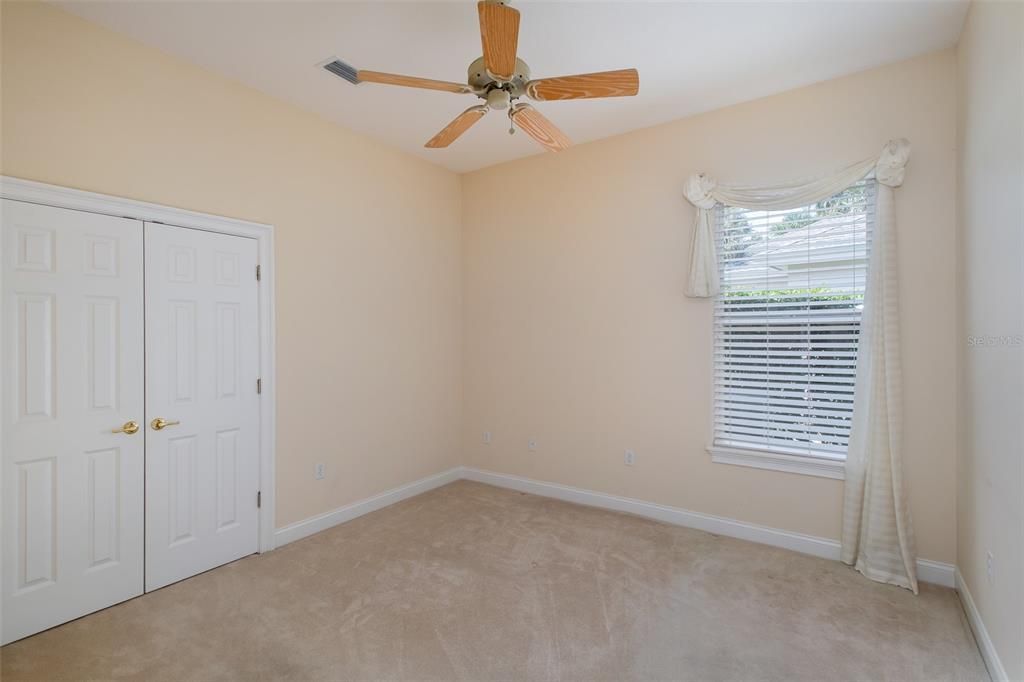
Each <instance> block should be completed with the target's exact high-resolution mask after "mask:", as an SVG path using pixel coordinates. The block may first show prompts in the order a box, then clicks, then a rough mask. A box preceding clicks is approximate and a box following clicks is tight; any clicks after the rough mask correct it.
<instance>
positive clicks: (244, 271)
mask: <svg viewBox="0 0 1024 682" xmlns="http://www.w3.org/2000/svg"><path fill="white" fill-rule="evenodd" d="M256 259H257V244H256V240H254V239H247V238H244V237H233V236H228V235H223V234H216V233H213V232H204V231H201V230H191V229H184V228H179V227H171V226H167V225H160V224H154V223H146V419H147V424H146V589H147V590H153V589H156V588H159V587H163V586H164V585H167V584H169V583H172V582H175V581H177V580H181V579H183V578H187V577H189V576H191V575H195V574H196V573H200V572H202V571H205V570H207V569H210V568H213V567H214V566H219V565H220V564H224V563H227V562H229V561H233V560H235V559H238V558H239V557H243V556H245V555H247V554H252V553H254V552H256V551H257V538H258V533H259V521H258V516H257V507H256V505H257V491H258V489H259V425H260V423H259V419H260V418H259V403H258V401H259V396H258V395H257V393H256V380H257V378H258V371H259V326H258V323H259V320H258V317H257V316H258V308H257V286H258V282H257V281H256ZM157 419H163V420H166V421H167V422H168V425H167V426H164V427H163V428H162V429H157V428H155V426H154V425H155V424H157V423H156V422H155V420H157Z"/></svg>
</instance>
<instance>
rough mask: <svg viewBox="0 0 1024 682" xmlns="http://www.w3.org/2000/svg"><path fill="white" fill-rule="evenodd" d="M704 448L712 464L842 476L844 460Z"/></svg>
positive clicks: (713, 446) (723, 447)
mask: <svg viewBox="0 0 1024 682" xmlns="http://www.w3.org/2000/svg"><path fill="white" fill-rule="evenodd" d="M712 419H714V417H712ZM706 450H707V451H708V453H709V454H710V455H711V461H712V462H714V463H716V464H734V465H737V466H744V467H752V468H754V469H767V470H769V471H784V472H786V473H790V474H803V475H805V476H820V477H822V478H834V479H837V480H840V481H842V480H845V479H846V460H845V459H832V458H829V457H820V456H819V457H815V456H812V455H794V454H788V453H784V452H773V451H771V450H763V449H760V448H741V447H735V446H724V445H709V446H707V448H706Z"/></svg>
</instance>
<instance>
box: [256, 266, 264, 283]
mask: <svg viewBox="0 0 1024 682" xmlns="http://www.w3.org/2000/svg"><path fill="white" fill-rule="evenodd" d="M262 276H263V271H262V270H260V266H258V265H257V266H256V281H257V282H258V281H260V278H261V277H262Z"/></svg>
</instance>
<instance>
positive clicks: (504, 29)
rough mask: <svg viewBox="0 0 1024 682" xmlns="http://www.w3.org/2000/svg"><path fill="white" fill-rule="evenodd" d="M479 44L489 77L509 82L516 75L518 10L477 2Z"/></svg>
mask: <svg viewBox="0 0 1024 682" xmlns="http://www.w3.org/2000/svg"><path fill="white" fill-rule="evenodd" d="M476 7H477V11H478V12H479V14H480V41H481V43H482V44H483V48H484V64H485V65H486V66H487V70H488V71H490V73H491V75H492V76H494V77H495V78H497V79H498V80H501V81H510V80H512V76H514V75H515V72H516V48H517V46H518V44H519V11H518V10H515V9H512V8H511V7H509V6H508V5H504V4H502V3H501V2H487V0H481V2H478V3H477V5H476Z"/></svg>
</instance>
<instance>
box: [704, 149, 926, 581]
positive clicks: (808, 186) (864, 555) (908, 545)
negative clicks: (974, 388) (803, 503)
mask: <svg viewBox="0 0 1024 682" xmlns="http://www.w3.org/2000/svg"><path fill="white" fill-rule="evenodd" d="M909 158H910V143H909V142H907V141H906V140H903V139H900V140H892V141H890V142H888V143H887V144H886V145H885V147H883V149H882V153H881V154H880V155H879V156H876V157H872V158H870V159H865V160H863V161H860V162H858V163H855V164H853V165H851V166H848V167H847V168H844V169H843V170H841V171H839V172H837V173H833V174H832V175H828V176H826V177H821V178H814V179H810V180H805V181H799V182H793V183H787V184H782V185H765V186H760V187H738V186H726V185H719V184H718V183H717V182H715V180H714V179H712V178H710V177H708V176H707V175H704V174H697V175H694V176H692V177H691V178H689V180H688V181H687V183H686V187H685V190H684V194H685V195H686V198H687V199H688V200H689V201H690V203H692V204H693V205H694V206H695V207H696V208H697V218H696V222H695V225H694V231H693V238H692V242H691V249H690V273H689V281H688V283H687V288H686V294H687V295H688V296H693V297H698V298H707V297H712V296H715V295H716V294H717V293H718V291H719V281H718V257H717V254H716V253H715V235H714V226H713V222H714V221H713V218H712V213H711V212H712V210H713V209H714V207H715V206H716V205H717V204H719V203H721V204H725V205H729V206H742V207H744V208H755V209H764V210H781V209H789V208H797V207H799V206H806V205H808V204H813V203H816V202H818V201H822V200H824V199H827V198H829V197H831V196H832V195H834V194H836V193H838V192H841V191H842V190H844V189H846V188H847V187H849V186H850V185H852V184H854V183H856V182H857V181H858V180H860V179H861V178H863V177H864V176H865V175H867V174H868V173H870V172H872V171H874V174H875V179H876V181H877V183H878V191H877V206H876V211H875V224H874V232H873V237H872V248H871V255H870V257H869V260H868V281H867V286H866V289H865V294H864V311H863V313H862V319H861V330H860V339H859V342H858V351H857V381H856V387H855V389H854V406H853V418H852V425H851V430H850V445H849V450H848V452H847V455H846V486H845V494H844V504H843V535H842V554H841V558H842V560H843V561H844V562H845V563H848V564H851V565H853V566H854V567H855V568H856V569H857V570H858V571H860V572H861V573H863V574H864V575H866V576H867V577H869V578H871V579H872V580H878V581H881V582H887V583H892V584H895V585H900V586H902V587H906V588H908V589H911V590H913V591H914V592H915V593H916V592H917V569H916V562H915V552H914V533H913V529H912V527H911V523H910V508H909V504H908V501H907V497H906V494H905V492H904V488H903V470H902V460H901V436H902V410H901V391H900V358H899V297H898V291H897V285H896V282H897V279H896V215H895V210H894V202H893V189H894V188H896V187H899V186H900V185H901V184H903V173H904V168H905V167H906V164H907V160H908V159H909Z"/></svg>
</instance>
